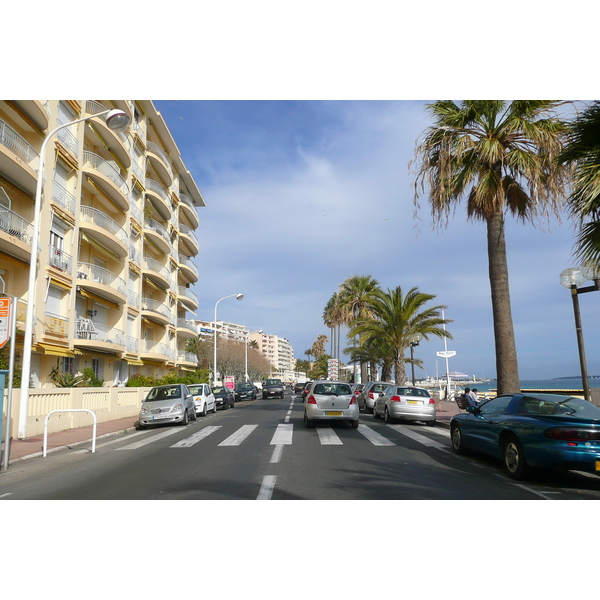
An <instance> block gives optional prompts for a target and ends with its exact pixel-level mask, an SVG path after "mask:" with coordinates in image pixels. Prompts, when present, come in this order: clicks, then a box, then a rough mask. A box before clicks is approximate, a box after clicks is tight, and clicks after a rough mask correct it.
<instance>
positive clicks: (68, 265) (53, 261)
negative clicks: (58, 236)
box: [48, 244, 73, 273]
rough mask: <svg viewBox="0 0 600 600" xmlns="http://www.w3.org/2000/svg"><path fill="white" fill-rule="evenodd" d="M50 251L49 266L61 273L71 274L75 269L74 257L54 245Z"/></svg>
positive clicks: (50, 246) (50, 247)
mask: <svg viewBox="0 0 600 600" xmlns="http://www.w3.org/2000/svg"><path fill="white" fill-rule="evenodd" d="M49 249H50V252H49V254H48V264H49V265H51V266H52V267H54V268H55V269H58V270H59V271H63V272H65V273H70V272H71V270H72V268H73V257H72V256H71V255H70V254H67V253H66V252H65V251H64V250H62V249H60V248H57V247H56V246H53V245H52V244H50V245H49Z"/></svg>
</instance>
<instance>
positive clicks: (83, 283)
mask: <svg viewBox="0 0 600 600" xmlns="http://www.w3.org/2000/svg"><path fill="white" fill-rule="evenodd" d="M77 285H78V286H79V287H80V288H81V290H84V291H87V292H89V293H91V294H95V295H98V296H100V297H101V298H105V299H106V300H109V301H110V302H113V303H114V304H118V305H123V304H125V302H126V301H127V284H126V283H125V280H124V279H122V278H121V277H119V276H118V275H115V274H114V273H111V272H110V271H109V270H107V269H105V268H103V267H99V266H98V265H91V264H89V263H77Z"/></svg>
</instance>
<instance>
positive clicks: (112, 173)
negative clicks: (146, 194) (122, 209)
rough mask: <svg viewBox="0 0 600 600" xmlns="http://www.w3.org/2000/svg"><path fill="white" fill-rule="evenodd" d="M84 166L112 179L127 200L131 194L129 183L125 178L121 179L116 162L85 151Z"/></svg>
mask: <svg viewBox="0 0 600 600" xmlns="http://www.w3.org/2000/svg"><path fill="white" fill-rule="evenodd" d="M83 164H84V166H86V167H88V168H91V169H94V170H95V171H98V172H99V173H102V175H104V176H105V177H107V178H108V179H110V180H111V181H112V182H113V183H114V184H115V185H116V186H117V187H118V188H119V190H121V192H122V193H123V195H124V196H125V197H126V198H127V195H128V193H129V186H128V185H127V182H126V181H125V180H124V179H123V177H121V172H120V170H119V168H118V166H117V163H116V162H114V161H112V160H111V161H108V160H105V159H104V158H102V157H101V156H98V155H97V154H94V153H93V152H89V151H87V150H85V151H84V152H83Z"/></svg>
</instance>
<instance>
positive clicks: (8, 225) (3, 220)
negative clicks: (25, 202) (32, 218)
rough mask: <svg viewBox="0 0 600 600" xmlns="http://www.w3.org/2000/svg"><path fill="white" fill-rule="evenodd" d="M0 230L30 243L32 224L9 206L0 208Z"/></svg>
mask: <svg viewBox="0 0 600 600" xmlns="http://www.w3.org/2000/svg"><path fill="white" fill-rule="evenodd" d="M0 230H2V231H4V232H5V233H8V235H11V236H13V237H16V238H19V239H20V240H21V241H22V242H25V243H26V244H29V245H32V241H33V225H32V224H31V223H30V222H29V221H26V220H25V219H24V218H23V217H21V216H20V215H18V214H17V213H16V212H13V211H12V210H10V209H9V208H0Z"/></svg>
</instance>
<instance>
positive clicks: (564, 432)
mask: <svg viewBox="0 0 600 600" xmlns="http://www.w3.org/2000/svg"><path fill="white" fill-rule="evenodd" d="M544 435H545V436H546V437H547V438H550V439H551V440H564V441H566V440H569V441H573V442H582V441H586V440H600V429H584V428H579V427H577V428H574V427H553V428H552V429H546V431H544Z"/></svg>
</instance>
